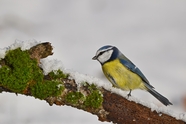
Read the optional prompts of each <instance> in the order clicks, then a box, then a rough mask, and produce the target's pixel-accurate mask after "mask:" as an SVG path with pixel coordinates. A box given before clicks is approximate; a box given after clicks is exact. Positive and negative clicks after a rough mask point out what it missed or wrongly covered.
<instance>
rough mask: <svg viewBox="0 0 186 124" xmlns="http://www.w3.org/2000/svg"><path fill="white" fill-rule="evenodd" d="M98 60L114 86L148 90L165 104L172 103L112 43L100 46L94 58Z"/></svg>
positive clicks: (129, 94)
mask: <svg viewBox="0 0 186 124" xmlns="http://www.w3.org/2000/svg"><path fill="white" fill-rule="evenodd" d="M92 59H93V60H98V61H99V63H100V64H101V66H102V71H103V73H104V75H105V76H106V78H107V79H108V80H109V81H110V82H111V83H112V85H113V87H116V88H119V89H121V90H124V91H129V93H128V95H127V96H128V97H130V96H131V91H132V90H134V89H141V90H145V91H148V92H149V93H150V94H151V95H153V96H154V97H155V98H157V99H158V100H159V101H160V102H161V103H162V104H164V105H165V106H167V105H172V103H171V102H170V101H169V100H168V99H167V98H166V97H164V96H163V95H161V94H160V93H158V92H157V91H155V90H154V87H153V86H152V85H151V84H150V83H149V81H148V80H147V78H146V77H145V76H144V74H143V73H142V72H141V70H140V69H139V68H138V67H137V66H136V65H135V64H133V63H132V62H131V61H130V60H129V59H128V58H127V57H126V56H125V55H124V54H122V53H121V52H120V50H119V49H118V48H117V47H115V46H112V45H105V46H103V47H101V48H99V49H98V50H97V52H96V55H95V56H94V57H93V58H92Z"/></svg>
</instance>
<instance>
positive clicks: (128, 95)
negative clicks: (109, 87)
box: [127, 90, 132, 98]
mask: <svg viewBox="0 0 186 124" xmlns="http://www.w3.org/2000/svg"><path fill="white" fill-rule="evenodd" d="M131 91H132V90H130V91H129V93H128V94H127V97H128V98H129V97H130V96H131Z"/></svg>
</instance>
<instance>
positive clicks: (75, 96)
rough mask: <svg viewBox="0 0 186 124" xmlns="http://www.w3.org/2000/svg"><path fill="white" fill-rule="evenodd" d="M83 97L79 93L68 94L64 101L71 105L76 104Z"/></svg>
mask: <svg viewBox="0 0 186 124" xmlns="http://www.w3.org/2000/svg"><path fill="white" fill-rule="evenodd" d="M83 97H84V96H83V94H82V93H81V92H70V93H68V94H67V95H66V96H65V100H66V102H68V103H71V104H78V101H79V100H81V99H83Z"/></svg>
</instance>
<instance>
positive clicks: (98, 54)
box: [98, 49, 111, 56]
mask: <svg viewBox="0 0 186 124" xmlns="http://www.w3.org/2000/svg"><path fill="white" fill-rule="evenodd" d="M109 50H111V49H108V50H105V51H102V52H100V53H99V54H98V56H101V55H102V54H103V53H104V52H107V51H109Z"/></svg>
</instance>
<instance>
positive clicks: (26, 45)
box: [0, 40, 41, 60]
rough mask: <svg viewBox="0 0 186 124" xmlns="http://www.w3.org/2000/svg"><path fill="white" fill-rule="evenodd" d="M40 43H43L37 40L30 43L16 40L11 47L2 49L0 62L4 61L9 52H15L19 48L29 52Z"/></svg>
mask: <svg viewBox="0 0 186 124" xmlns="http://www.w3.org/2000/svg"><path fill="white" fill-rule="evenodd" d="M39 43H41V42H38V41H36V40H28V41H21V40H15V42H14V43H13V44H12V45H10V46H9V47H5V48H2V49H1V48H0V60H1V59H4V57H5V55H6V53H7V51H9V50H14V49H17V48H21V50H28V49H30V48H31V47H33V46H35V45H37V44H39Z"/></svg>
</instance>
